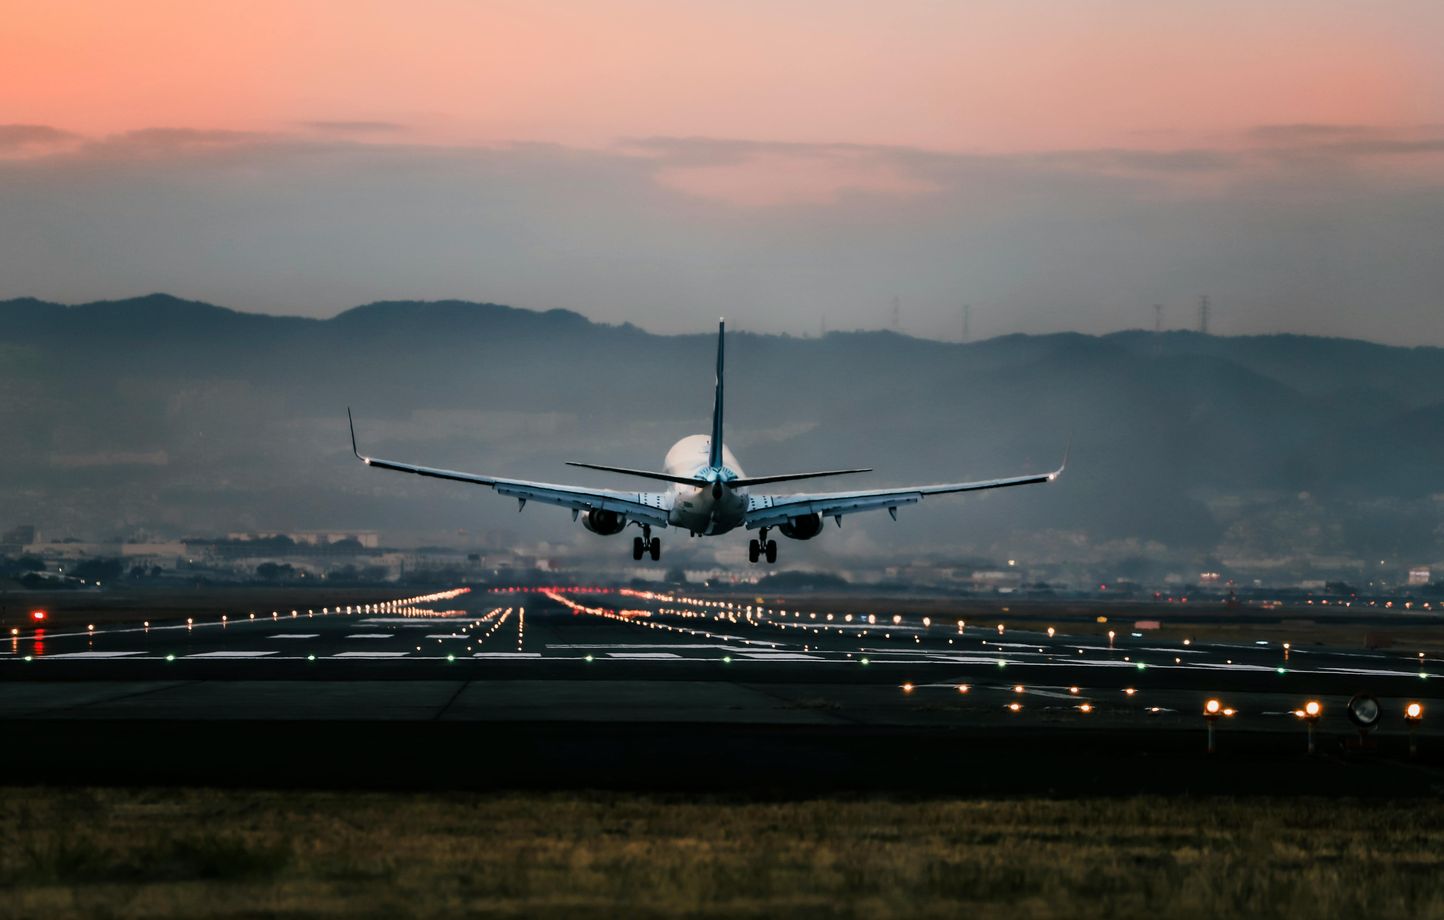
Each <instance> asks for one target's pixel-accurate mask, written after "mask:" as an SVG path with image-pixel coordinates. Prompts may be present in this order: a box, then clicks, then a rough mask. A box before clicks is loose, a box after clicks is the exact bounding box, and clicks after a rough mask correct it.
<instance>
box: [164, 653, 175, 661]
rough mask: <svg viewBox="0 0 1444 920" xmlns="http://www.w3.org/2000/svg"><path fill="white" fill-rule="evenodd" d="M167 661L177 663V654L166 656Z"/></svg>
mask: <svg viewBox="0 0 1444 920" xmlns="http://www.w3.org/2000/svg"><path fill="white" fill-rule="evenodd" d="M165 660H166V661H175V654H174V653H172V654H169V655H166V656H165Z"/></svg>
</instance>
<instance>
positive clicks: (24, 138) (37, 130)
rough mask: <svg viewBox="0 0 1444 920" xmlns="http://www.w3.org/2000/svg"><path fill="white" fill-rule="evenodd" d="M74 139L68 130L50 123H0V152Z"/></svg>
mask: <svg viewBox="0 0 1444 920" xmlns="http://www.w3.org/2000/svg"><path fill="white" fill-rule="evenodd" d="M75 139H76V136H75V135H74V134H71V133H70V132H69V131H62V130H61V129H59V128H53V127H51V126H50V125H0V153H3V152H9V151H17V150H22V149H24V148H34V147H53V146H55V145H58V144H66V143H69V142H71V141H73V140H75Z"/></svg>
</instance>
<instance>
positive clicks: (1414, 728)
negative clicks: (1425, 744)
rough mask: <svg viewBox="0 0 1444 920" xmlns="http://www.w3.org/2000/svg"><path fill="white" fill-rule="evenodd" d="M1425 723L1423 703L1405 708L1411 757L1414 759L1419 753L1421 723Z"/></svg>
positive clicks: (1411, 704)
mask: <svg viewBox="0 0 1444 920" xmlns="http://www.w3.org/2000/svg"><path fill="white" fill-rule="evenodd" d="M1423 721H1424V706H1423V704H1421V703H1410V704H1409V705H1407V706H1405V707H1404V722H1405V723H1406V724H1407V725H1408V726H1409V756H1410V757H1414V756H1416V755H1417V754H1418V753H1419V734H1418V729H1419V723H1420V722H1423Z"/></svg>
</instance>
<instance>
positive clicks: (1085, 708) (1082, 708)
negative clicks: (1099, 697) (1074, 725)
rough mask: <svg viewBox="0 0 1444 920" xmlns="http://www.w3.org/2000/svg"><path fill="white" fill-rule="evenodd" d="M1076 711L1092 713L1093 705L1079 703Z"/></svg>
mask: <svg viewBox="0 0 1444 920" xmlns="http://www.w3.org/2000/svg"><path fill="white" fill-rule="evenodd" d="M1078 711H1079V712H1084V713H1087V712H1092V711H1093V704H1092V703H1079V704H1078Z"/></svg>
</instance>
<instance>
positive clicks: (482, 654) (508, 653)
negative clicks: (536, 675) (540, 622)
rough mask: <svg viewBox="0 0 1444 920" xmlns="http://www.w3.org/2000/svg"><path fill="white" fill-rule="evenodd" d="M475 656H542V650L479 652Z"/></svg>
mask: <svg viewBox="0 0 1444 920" xmlns="http://www.w3.org/2000/svg"><path fill="white" fill-rule="evenodd" d="M471 657H473V658H540V657H541V652H477V653H476V654H475V655H472V656H471Z"/></svg>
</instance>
